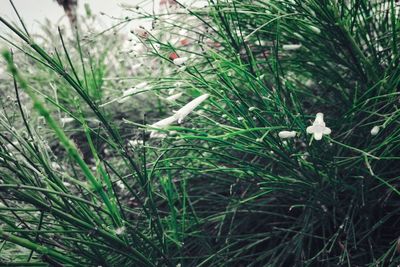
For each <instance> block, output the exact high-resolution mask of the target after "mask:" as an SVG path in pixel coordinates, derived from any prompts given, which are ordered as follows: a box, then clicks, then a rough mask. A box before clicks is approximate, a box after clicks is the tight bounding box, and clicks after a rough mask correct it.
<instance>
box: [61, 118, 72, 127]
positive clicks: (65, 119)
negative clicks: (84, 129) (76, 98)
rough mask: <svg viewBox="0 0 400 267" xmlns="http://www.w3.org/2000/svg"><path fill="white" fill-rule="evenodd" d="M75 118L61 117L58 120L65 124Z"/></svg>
mask: <svg viewBox="0 0 400 267" xmlns="http://www.w3.org/2000/svg"><path fill="white" fill-rule="evenodd" d="M74 120H75V119H74V118H71V117H64V118H61V119H60V121H61V123H62V124H63V125H64V124H66V123H70V122H73V121H74Z"/></svg>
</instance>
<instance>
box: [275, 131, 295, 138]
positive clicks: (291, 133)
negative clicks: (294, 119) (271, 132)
mask: <svg viewBox="0 0 400 267" xmlns="http://www.w3.org/2000/svg"><path fill="white" fill-rule="evenodd" d="M278 136H279V138H281V139H285V138H293V137H295V136H296V131H280V132H279V133H278Z"/></svg>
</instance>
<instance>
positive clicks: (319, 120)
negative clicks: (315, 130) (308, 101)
mask: <svg viewBox="0 0 400 267" xmlns="http://www.w3.org/2000/svg"><path fill="white" fill-rule="evenodd" d="M322 123H324V124H325V122H324V113H321V112H318V113H317V116H315V121H314V123H313V124H314V125H315V124H322Z"/></svg>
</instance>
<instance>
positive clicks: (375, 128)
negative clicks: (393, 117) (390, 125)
mask: <svg viewBox="0 0 400 267" xmlns="http://www.w3.org/2000/svg"><path fill="white" fill-rule="evenodd" d="M379 130H380V128H379V126H374V127H372V129H371V135H377V134H378V133H379Z"/></svg>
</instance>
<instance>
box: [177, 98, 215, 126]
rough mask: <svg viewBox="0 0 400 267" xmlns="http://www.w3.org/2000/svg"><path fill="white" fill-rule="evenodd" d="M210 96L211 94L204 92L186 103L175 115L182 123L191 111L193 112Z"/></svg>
mask: <svg viewBox="0 0 400 267" xmlns="http://www.w3.org/2000/svg"><path fill="white" fill-rule="evenodd" d="M209 96H210V95H209V94H204V95H201V96H199V97H197V98H195V99H193V100H192V101H190V102H189V103H187V104H186V105H184V106H183V107H182V108H181V109H179V110H178V111H176V112H175V115H174V116H173V117H174V118H176V119H177V120H178V123H182V121H183V120H184V119H185V118H186V116H187V115H189V113H190V112H192V111H193V110H194V109H195V108H197V107H198V106H199V105H200V104H201V103H202V102H203V101H204V100H206V99H207V98H208V97H209Z"/></svg>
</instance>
